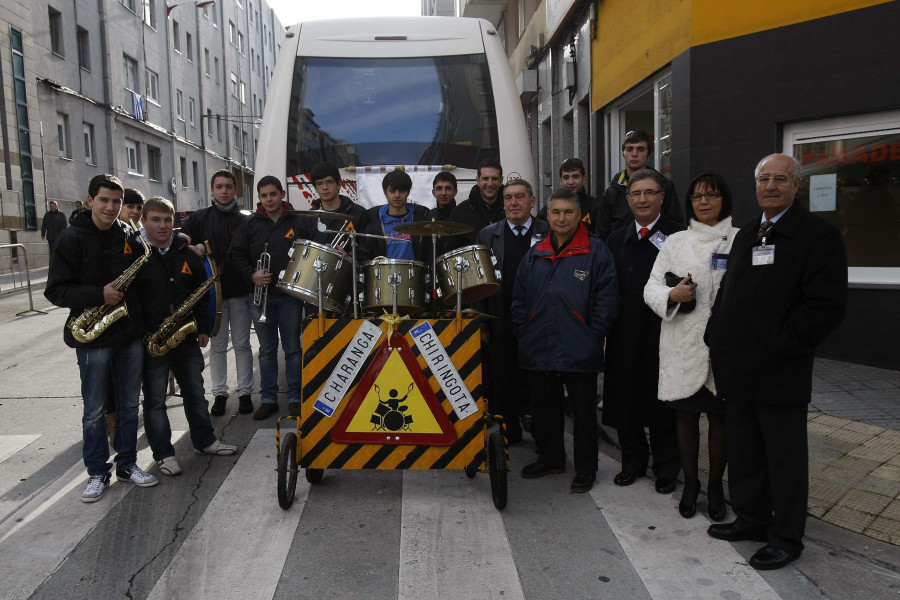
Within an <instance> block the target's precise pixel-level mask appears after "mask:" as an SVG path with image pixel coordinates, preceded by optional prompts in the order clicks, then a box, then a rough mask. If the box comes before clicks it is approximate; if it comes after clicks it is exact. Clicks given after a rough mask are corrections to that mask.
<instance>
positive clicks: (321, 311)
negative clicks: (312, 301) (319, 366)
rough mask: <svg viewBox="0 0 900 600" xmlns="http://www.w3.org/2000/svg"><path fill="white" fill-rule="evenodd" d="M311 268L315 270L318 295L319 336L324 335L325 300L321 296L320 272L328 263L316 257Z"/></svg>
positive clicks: (326, 267)
mask: <svg viewBox="0 0 900 600" xmlns="http://www.w3.org/2000/svg"><path fill="white" fill-rule="evenodd" d="M313 269H315V270H316V279H317V280H318V288H319V289H318V296H319V337H322V336H324V335H325V302H324V300H323V298H322V273H324V272H325V270H326V269H328V265H327V264H325V261H324V260H322V259H321V258H316V260H315V261H314V262H313Z"/></svg>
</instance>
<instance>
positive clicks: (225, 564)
mask: <svg viewBox="0 0 900 600" xmlns="http://www.w3.org/2000/svg"><path fill="white" fill-rule="evenodd" d="M274 455H275V430H274V429H259V430H257V432H256V434H254V436H253V439H252V440H250V443H249V444H248V445H247V447H246V448H245V449H244V451H243V452H242V453H241V457H240V459H239V460H238V462H237V464H236V465H235V466H234V468H233V469H231V472H230V473H229V474H228V477H227V478H226V479H225V481H224V482H223V483H222V486H221V487H220V488H219V491H218V492H216V496H215V497H214V498H213V499H212V501H211V502H210V503H209V506H207V507H206V510H205V511H204V512H203V516H202V517H200V520H199V521H198V522H197V524H196V525H195V526H194V528H193V530H191V533H190V535H188V537H187V539H186V540H185V542H184V544H183V545H182V546H181V548H180V549H179V550H178V553H177V554H176V555H175V558H173V559H172V562H171V563H169V566H168V567H167V568H166V570H165V572H164V573H163V575H162V577H161V578H160V579H159V581H157V583H156V586H155V587H154V588H153V590H152V591H151V592H150V596H149V597H148V600H168V599H169V598H179V597H184V594H185V593H186V590H190V592H189V593H190V597H191V598H192V600H204V599H210V600H227V599H229V598H233V599H235V600H253V599H254V598H260V599H266V600H268V599H270V598H272V596H273V595H274V594H275V588H276V586H277V585H278V580H279V578H280V577H281V571H282V570H283V569H284V563H285V560H286V559H287V555H288V552H289V551H290V549H291V544H292V543H293V538H294V532H295V531H296V529H297V524H298V523H299V522H300V515H302V514H303V507H304V506H305V505H306V498H307V496H308V495H309V484H308V483H307V482H306V479H305V478H304V477H303V474H302V472H301V474H300V477H299V478H298V480H297V491H296V495H295V498H294V505H293V506H292V507H291V508H290V509H288V510H281V509H280V508H278V503H277V501H276V495H275V491H276V482H277V476H276V473H275V467H276V464H275V458H274ZM248 516H252V518H248ZM236 559H237V561H238V562H236Z"/></svg>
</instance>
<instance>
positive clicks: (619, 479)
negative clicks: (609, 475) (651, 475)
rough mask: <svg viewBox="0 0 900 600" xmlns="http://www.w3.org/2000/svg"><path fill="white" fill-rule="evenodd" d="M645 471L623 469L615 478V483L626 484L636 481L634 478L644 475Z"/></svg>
mask: <svg viewBox="0 0 900 600" xmlns="http://www.w3.org/2000/svg"><path fill="white" fill-rule="evenodd" d="M643 476H644V473H643V472H641V473H635V472H634V471H622V472H621V473H619V474H618V475H616V476H615V478H613V483H614V484H616V485H621V486H626V485H631V484H632V483H634V480H635V479H637V478H638V477H643Z"/></svg>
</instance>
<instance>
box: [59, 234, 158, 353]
mask: <svg viewBox="0 0 900 600" xmlns="http://www.w3.org/2000/svg"><path fill="white" fill-rule="evenodd" d="M130 223H131V226H132V227H133V228H134V230H135V231H137V230H138V229H137V225H135V224H134V221H131V222H130ZM137 239H138V240H140V242H141V244H142V245H143V246H144V255H143V256H141V257H140V258H138V259H137V260H136V261H134V262H133V263H131V266H130V267H128V268H127V269H125V270H124V271H123V272H122V274H121V275H119V279H118V281H117V282H116V285H115V286H113V289H115V290H116V291H117V292H123V293H124V292H125V290H127V289H128V286H129V285H131V282H133V281H134V278H135V276H137V272H138V271H140V270H141V267H143V266H144V265H145V264H147V261H148V260H150V246H148V245H147V242H145V241H144V238H143V237H142V236H141V235H140V234H138V235H137ZM127 316H128V307H127V306H125V301H124V300H123V301H122V302H119V303H118V304H116V305H115V306H110V305H109V304H104V305H102V306H92V307H91V308H86V309H85V310H84V312H83V313H81V314H80V315H78V316H77V317H72V318H71V319H69V322H68V324H67V327H68V328H69V330H70V331H71V332H72V337H74V338H75V339H76V340H78V341H79V342H81V343H83V344H87V343H89V342H93V341H94V340H95V339H97V338H98V337H100V335H102V334H103V332H104V331H106V330H107V329H108V328H109V326H110V325H112V324H113V323H115V322H116V321H118V320H119V319H121V318H122V317H127Z"/></svg>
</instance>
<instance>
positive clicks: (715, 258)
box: [710, 252, 728, 271]
mask: <svg viewBox="0 0 900 600" xmlns="http://www.w3.org/2000/svg"><path fill="white" fill-rule="evenodd" d="M710 268H712V270H713V271H724V270H725V269H727V268H728V255H727V254H719V253H717V252H716V253H713V255H712V259H711V260H710Z"/></svg>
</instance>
